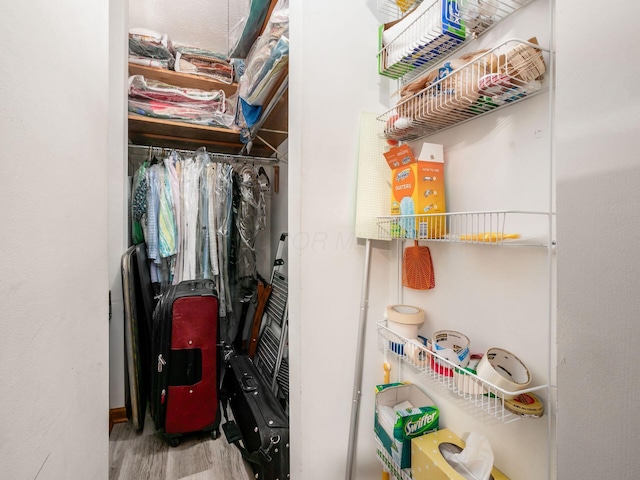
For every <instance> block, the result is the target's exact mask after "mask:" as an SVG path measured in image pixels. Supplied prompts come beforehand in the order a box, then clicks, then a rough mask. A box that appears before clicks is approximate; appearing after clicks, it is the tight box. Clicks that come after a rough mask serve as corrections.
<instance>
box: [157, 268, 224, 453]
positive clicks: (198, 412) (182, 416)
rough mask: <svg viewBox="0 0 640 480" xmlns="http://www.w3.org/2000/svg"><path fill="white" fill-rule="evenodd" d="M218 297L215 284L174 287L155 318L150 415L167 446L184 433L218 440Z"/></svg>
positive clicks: (187, 283) (205, 282) (203, 282)
mask: <svg viewBox="0 0 640 480" xmlns="http://www.w3.org/2000/svg"><path fill="white" fill-rule="evenodd" d="M217 346H218V297H217V294H216V289H215V285H214V283H213V281H211V280H190V281H184V282H181V283H180V284H178V285H172V286H171V287H169V289H168V291H167V292H166V293H165V294H164V295H163V296H162V298H161V300H160V302H159V303H158V305H157V307H156V309H155V311H154V315H153V335H152V348H153V352H154V362H155V365H154V370H153V371H152V375H151V396H152V399H151V400H152V402H151V414H152V416H153V419H154V423H155V427H156V429H157V430H160V431H162V432H163V434H164V436H165V437H166V438H167V439H168V441H169V444H170V445H171V446H177V445H178V443H179V437H180V436H182V435H183V434H185V433H190V432H199V431H206V432H211V436H212V438H217V436H218V434H219V427H220V408H219V397H218V393H219V392H218V378H219V376H218V365H219V364H218V350H217Z"/></svg>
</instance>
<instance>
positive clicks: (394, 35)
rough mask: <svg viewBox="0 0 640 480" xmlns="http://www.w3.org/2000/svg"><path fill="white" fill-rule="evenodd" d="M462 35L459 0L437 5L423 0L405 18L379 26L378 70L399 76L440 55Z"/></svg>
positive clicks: (461, 40) (442, 2) (386, 74)
mask: <svg viewBox="0 0 640 480" xmlns="http://www.w3.org/2000/svg"><path fill="white" fill-rule="evenodd" d="M465 38H466V26H465V23H464V21H463V20H462V19H461V18H460V9H459V2H458V0H441V1H440V5H436V4H435V3H433V2H422V3H421V4H420V5H419V6H418V7H417V8H416V9H415V10H414V11H413V12H411V13H409V14H408V15H406V16H405V17H403V18H401V19H399V20H394V21H393V22H389V23H385V24H383V25H381V26H380V28H379V29H378V51H380V52H381V53H380V55H379V56H378V73H380V74H381V75H384V76H386V77H390V78H400V77H402V76H403V75H405V74H406V73H407V72H410V71H411V70H414V69H415V68H418V67H421V66H423V65H426V64H427V63H429V62H432V61H434V60H436V59H437V58H438V57H440V56H443V55H444V54H445V53H447V51H449V50H450V49H452V48H453V47H455V46H457V45H459V44H460V43H462V42H463V41H464V40H465ZM385 46H386V48H384V47H385Z"/></svg>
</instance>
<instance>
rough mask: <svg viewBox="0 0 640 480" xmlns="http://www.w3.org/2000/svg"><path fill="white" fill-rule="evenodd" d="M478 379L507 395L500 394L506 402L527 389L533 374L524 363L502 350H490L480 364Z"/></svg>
mask: <svg viewBox="0 0 640 480" xmlns="http://www.w3.org/2000/svg"><path fill="white" fill-rule="evenodd" d="M477 372H478V377H480V378H481V379H482V380H485V381H486V382H488V383H490V384H492V385H495V386H496V387H498V388H499V389H501V390H504V391H505V392H507V393H502V392H498V394H499V395H500V396H502V397H503V398H504V399H505V400H507V399H511V398H514V397H515V396H516V395H518V393H517V392H518V391H519V390H522V389H525V388H527V386H528V385H529V383H530V382H531V374H530V373H529V370H528V369H527V367H526V366H525V364H524V363H522V361H521V360H520V359H519V358H518V357H516V356H515V355H514V354H513V353H511V352H509V351H507V350H504V349H502V348H495V347H494V348H490V349H489V350H487V353H486V354H485V355H484V357H482V360H480V363H478V369H477Z"/></svg>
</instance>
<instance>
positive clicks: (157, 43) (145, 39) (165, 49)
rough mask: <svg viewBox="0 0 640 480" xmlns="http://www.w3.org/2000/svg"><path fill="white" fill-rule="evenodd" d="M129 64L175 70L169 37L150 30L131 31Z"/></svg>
mask: <svg viewBox="0 0 640 480" xmlns="http://www.w3.org/2000/svg"><path fill="white" fill-rule="evenodd" d="M129 62H131V63H135V64H137V65H145V66H149V67H156V68H165V69H170V68H173V65H174V62H175V57H174V55H173V46H172V44H171V40H170V39H169V36H168V35H167V34H166V33H165V34H163V33H159V32H156V31H154V30H149V29H148V28H132V29H130V30H129Z"/></svg>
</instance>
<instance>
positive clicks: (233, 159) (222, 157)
mask: <svg viewBox="0 0 640 480" xmlns="http://www.w3.org/2000/svg"><path fill="white" fill-rule="evenodd" d="M127 147H128V148H129V149H130V150H132V149H133V150H141V151H143V152H144V153H146V154H149V155H153V153H154V152H158V154H159V155H166V154H169V153H170V152H178V153H180V154H183V155H193V154H195V150H185V149H180V148H167V147H154V146H150V145H135V144H133V143H130V144H128V145H127ZM205 150H206V149H205ZM207 153H208V154H209V156H210V157H211V159H212V160H213V161H215V162H218V163H250V164H252V165H275V164H277V163H278V158H277V157H256V156H252V155H234V154H231V153H217V152H209V151H207Z"/></svg>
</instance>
